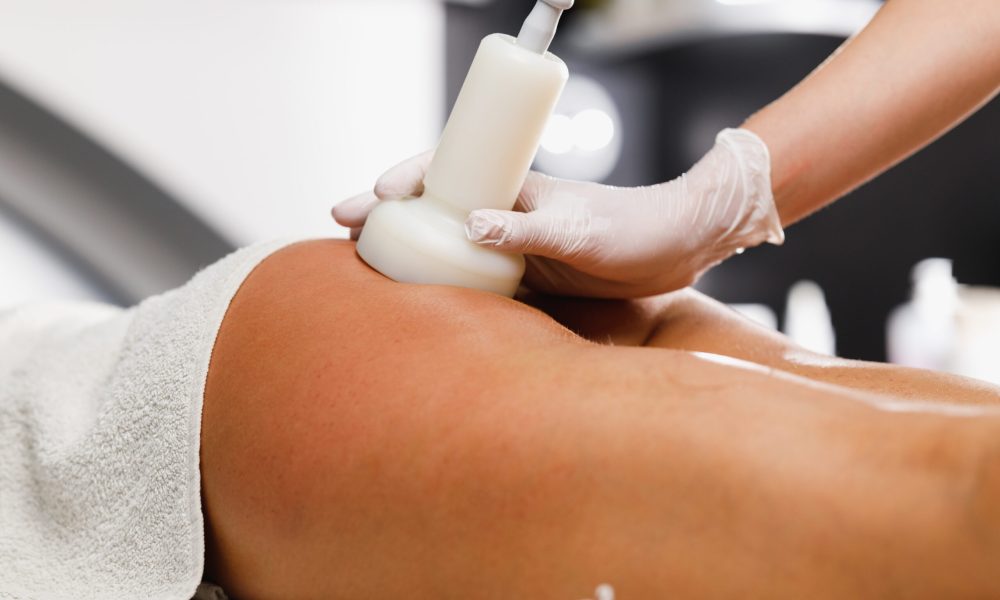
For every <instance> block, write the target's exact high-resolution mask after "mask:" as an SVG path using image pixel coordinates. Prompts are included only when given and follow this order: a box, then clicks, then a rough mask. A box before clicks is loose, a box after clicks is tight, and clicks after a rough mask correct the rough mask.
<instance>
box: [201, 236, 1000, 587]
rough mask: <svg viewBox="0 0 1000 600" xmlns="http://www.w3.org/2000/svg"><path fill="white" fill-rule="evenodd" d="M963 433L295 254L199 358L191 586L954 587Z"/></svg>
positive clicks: (486, 299)
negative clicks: (200, 575)
mask: <svg viewBox="0 0 1000 600" xmlns="http://www.w3.org/2000/svg"><path fill="white" fill-rule="evenodd" d="M961 426H962V424H956V423H951V422H949V421H947V420H945V419H941V418H939V417H933V416H926V415H889V414H885V413H883V412H880V411H877V410H875V409H873V408H872V407H871V406H870V405H869V404H868V403H867V402H866V401H865V398H863V397H857V396H855V395H852V393H851V392H848V391H846V390H840V389H835V388H832V387H829V386H826V387H820V386H814V385H811V384H810V383H809V382H807V381H805V380H800V379H798V378H795V377H792V376H786V375H782V374H780V373H779V374H774V373H768V372H766V371H765V370H762V369H756V370H755V369H746V368H740V367H732V366H727V365H720V364H716V363H714V362H711V361H706V360H702V359H698V358H696V357H692V356H690V355H688V354H684V353H678V352H673V351H669V350H656V349H652V350H649V349H624V348H609V347H601V346H598V345H596V344H590V343H587V342H584V341H582V340H581V339H579V338H577V337H575V336H573V335H571V334H570V333H569V332H568V331H567V330H565V329H563V328H561V327H560V326H558V325H556V324H555V323H554V322H553V321H552V320H551V319H549V318H548V317H546V316H544V315H542V314H541V313H539V312H536V311H533V310H531V309H528V308H525V307H523V306H521V305H518V304H516V303H514V302H511V301H508V300H505V299H502V298H498V297H495V296H490V295H485V294H477V293H474V292H468V291H464V290H455V289H446V288H432V287H422V288H413V287H409V286H402V285H399V284H393V283H391V282H387V281H386V280H384V279H383V278H381V277H380V276H378V275H376V274H374V273H373V272H371V271H370V270H368V269H367V268H365V267H364V266H363V265H362V264H360V263H359V262H358V261H357V259H356V257H355V256H354V252H353V246H352V245H350V244H345V243H333V242H328V243H319V244H307V245H300V246H296V247H293V248H290V249H288V250H286V251H284V252H282V253H279V254H278V255H276V256H275V257H273V258H272V259H270V260H268V261H266V262H265V263H264V264H262V265H261V267H260V268H258V270H257V271H256V272H255V273H254V274H253V275H252V276H251V277H250V278H249V279H248V280H247V282H246V283H245V285H244V286H243V289H242V290H241V291H240V293H239V294H238V295H237V297H236V298H235V300H234V302H233V304H232V306H231V308H230V311H229V314H227V317H226V320H225V323H224V324H223V327H222V330H221V331H220V335H219V339H218V342H217V345H216V349H215V354H214V356H213V360H212V365H211V369H210V373H209V380H208V384H207V389H206V397H205V410H204V418H203V435H202V474H203V489H204V504H205V512H206V517H207V523H206V529H207V534H208V539H209V544H210V553H209V566H208V569H209V572H208V576H209V577H210V578H214V579H215V580H217V581H218V582H219V583H221V584H223V585H224V586H226V587H227V588H228V589H229V590H230V591H231V592H232V594H233V595H234V596H235V597H237V598H246V599H254V598H302V597H315V598H338V597H345V598H387V599H390V598H391V599H397V598H435V599H436V598H448V597H459V598H471V597H485V598H490V597H495V598H511V597H525V598H567V599H576V598H581V597H585V596H586V595H588V594H589V593H590V592H592V590H593V589H594V587H595V586H596V585H598V584H599V583H602V582H609V583H612V584H614V585H615V587H616V588H618V589H619V590H620V591H621V593H622V595H623V597H637V598H656V597H666V595H667V594H673V595H676V596H678V597H691V596H695V595H697V596H705V595H713V594H714V595H716V596H719V597H732V596H737V595H740V594H742V593H744V592H745V591H746V589H748V586H754V589H759V590H761V592H762V593H763V594H765V595H766V596H767V597H770V598H779V597H804V596H809V597H814V598H818V597H824V594H825V595H826V597H862V596H863V594H861V593H860V592H861V591H866V592H872V591H874V592H876V595H877V592H878V591H879V590H887V589H892V590H897V591H898V590H904V592H902V593H904V594H905V593H906V592H905V590H910V589H912V587H911V586H923V587H922V588H920V589H925V590H934V589H936V588H935V587H934V585H933V584H936V583H940V580H941V578H940V577H939V570H938V569H935V568H931V567H932V566H934V565H933V563H931V562H929V561H932V560H936V559H937V558H938V555H939V554H940V555H942V556H943V557H944V558H943V560H942V562H941V564H943V565H946V566H954V565H959V566H961V568H956V569H952V570H950V571H944V572H945V573H955V574H960V575H968V574H969V573H970V572H971V569H973V568H974V566H975V565H978V564H980V563H982V561H983V559H982V558H981V557H978V558H977V557H976V556H975V555H970V554H969V552H967V551H966V548H965V547H964V546H962V545H961V544H960V541H961V539H960V538H961V535H962V534H963V533H964V532H965V530H964V529H963V528H962V527H959V526H954V527H953V525H954V521H956V519H957V511H956V509H955V507H956V506H961V505H962V500H963V499H962V498H961V497H960V496H961V494H958V495H955V494H954V493H951V492H947V490H949V489H952V490H953V489H959V488H961V486H962V484H961V481H963V479H962V477H963V475H964V474H967V473H968V472H969V468H970V465H973V464H974V463H973V462H972V461H971V459H970V456H972V454H973V453H972V452H971V451H970V449H969V447H968V445H967V444H965V443H964V442H962V440H968V439H971V438H970V437H969V436H968V435H965V434H967V433H968V432H966V431H964V430H963V431H959V430H958V429H959V427H961ZM953 474H954V475H953ZM953 477H954V480H953ZM873 482H878V483H879V485H873ZM885 486H888V487H889V488H891V489H893V490H894V494H893V495H892V496H891V497H888V496H885V495H883V494H879V493H878V490H879V489H883V488H884V487H885ZM952 530H953V531H954V532H956V533H954V534H952V533H950V532H951V531H952ZM887 556H890V557H892V561H886V560H885V557H887ZM873 561H879V565H880V567H879V570H878V573H877V577H872V578H871V580H866V579H865V578H864V577H863V576H864V574H866V573H869V572H870V569H868V565H870V564H872V563H873ZM777 565H780V566H781V570H782V572H783V573H784V574H785V575H782V576H778V572H777V571H776V570H775V569H776V566H777ZM845 572H846V573H849V574H852V575H856V576H845V575H844V574H845ZM913 572H918V573H920V575H921V577H918V578H914V577H913V576H912V575H911V574H912V573H913ZM786 575H787V576H786ZM967 579H968V580H969V581H970V582H971V581H974V578H972V577H969V578H967ZM937 589H949V590H950V589H952V588H937Z"/></svg>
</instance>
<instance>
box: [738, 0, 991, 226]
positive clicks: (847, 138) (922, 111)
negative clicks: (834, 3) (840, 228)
mask: <svg viewBox="0 0 1000 600" xmlns="http://www.w3.org/2000/svg"><path fill="white" fill-rule="evenodd" d="M998 90H1000V2H998V1H997V0H953V1H948V2H942V1H941V0H889V1H887V2H886V4H885V6H884V7H883V8H882V10H881V11H880V12H879V14H878V15H877V16H876V17H875V19H874V20H873V21H872V22H871V24H869V26H868V27H867V28H866V29H865V30H864V31H862V32H861V33H860V34H859V35H857V36H856V37H855V38H853V39H852V40H850V41H849V42H848V43H846V44H845V45H844V46H843V47H842V48H841V49H840V50H839V51H838V52H837V53H836V54H834V56H832V57H831V58H830V59H829V60H827V61H826V63H824V64H823V65H822V66H821V67H820V68H819V69H817V70H816V71H815V72H814V73H813V74H812V75H810V76H809V77H808V78H806V79H805V80H804V81H803V82H802V83H800V84H799V85H798V86H796V87H795V88H794V89H792V90H791V91H790V92H788V93H787V94H785V95H784V96H783V97H781V98H780V99H779V100H777V101H776V102H774V103H772V104H771V105H769V106H767V107H766V108H764V109H763V110H761V111H760V112H759V113H757V114H755V115H754V116H752V117H751V118H750V119H749V120H747V122H746V123H745V124H744V125H743V126H744V127H745V128H747V129H749V130H751V131H753V132H754V133H756V134H758V135H759V136H760V137H761V138H762V139H763V140H764V141H765V142H766V143H767V145H768V147H769V148H770V150H771V157H772V183H773V186H774V192H775V201H776V203H777V207H778V211H779V214H780V215H781V219H782V223H783V224H784V225H789V224H791V223H794V222H795V221H798V220H799V219H801V218H803V217H805V216H807V215H809V214H810V213H812V212H814V211H816V210H818V209H819V208H821V207H823V206H824V205H826V204H828V203H830V202H832V201H834V200H836V199H837V198H839V197H840V196H842V195H844V194H846V193H847V192H849V191H851V190H852V189H853V188H855V187H857V186H859V185H861V184H863V183H864V182H866V181H867V180H869V179H871V178H872V177H875V176H876V175H878V174H880V173H882V172H883V171H885V170H887V169H888V168H890V167H892V166H893V165H895V164H896V163H898V162H900V161H901V160H903V159H905V158H906V157H908V156H909V155H911V154H913V153H914V152H916V151H917V150H919V149H921V148H923V147H924V146H926V145H928V144H929V143H931V142H932V141H933V140H935V139H936V138H937V137H938V136H940V135H942V134H943V133H945V132H946V131H948V130H949V129H951V128H952V127H954V126H955V125H956V124H958V123H959V122H961V121H962V120H963V119H964V118H966V117H967V116H968V115H969V114H970V113H972V112H973V111H975V110H976V109H977V108H979V107H981V106H982V105H983V104H985V103H986V102H987V101H989V100H990V98H992V97H993V96H995V95H996V94H997V92H998Z"/></svg>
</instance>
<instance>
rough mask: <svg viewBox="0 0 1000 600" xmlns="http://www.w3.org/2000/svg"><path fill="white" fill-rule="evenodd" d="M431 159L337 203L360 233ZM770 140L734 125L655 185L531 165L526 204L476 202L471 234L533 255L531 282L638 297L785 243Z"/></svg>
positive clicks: (566, 290) (342, 217) (410, 191)
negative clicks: (615, 182) (746, 252)
mask: <svg viewBox="0 0 1000 600" xmlns="http://www.w3.org/2000/svg"><path fill="white" fill-rule="evenodd" d="M431 158H432V154H431V153H427V154H423V155H421V156H418V157H416V158H413V159H410V160H409V161H406V162H404V163H402V164H401V165H398V166H397V167H395V168H393V169H391V170H390V171H388V172H387V173H386V174H385V175H383V176H382V177H381V178H380V179H379V181H378V183H377V184H376V186H375V190H374V193H367V194H362V195H361V196H357V197H354V198H351V199H350V200H347V201H345V202H343V203H341V204H340V205H338V206H336V207H335V208H334V209H333V216H334V218H335V219H336V220H337V222H338V223H340V224H341V225H343V226H346V227H351V228H353V229H352V235H353V236H354V237H356V236H357V235H358V234H359V233H360V230H361V229H360V228H361V227H362V226H363V225H364V221H365V219H366V218H367V216H368V213H369V212H370V211H371V209H372V208H373V207H374V206H375V204H377V203H378V201H379V200H386V199H390V198H403V197H407V196H419V195H420V194H422V193H423V178H424V175H425V174H426V172H427V167H428V166H429V165H430V161H431ZM770 171H771V165H770V156H769V154H768V150H767V146H766V145H765V144H764V142H763V141H762V140H761V139H760V138H758V137H757V136H756V135H755V134H753V133H751V132H750V131H747V130H743V129H726V130H724V131H722V132H721V133H720V134H719V136H718V137H717V138H716V144H715V147H714V148H712V150H711V151H710V152H709V153H708V154H706V155H705V157H704V158H703V159H702V160H701V161H699V162H698V164H696V165H695V166H694V168H692V169H691V171H689V172H688V173H687V174H685V175H682V176H680V177H679V178H677V179H675V180H673V181H670V182H667V183H663V184H660V185H654V186H650V187H641V188H616V187H610V186H605V185H600V184H596V183H584V182H577V181H565V180H560V179H555V178H552V177H548V176H545V175H542V174H540V173H534V172H532V173H530V174H529V175H528V178H527V180H526V181H525V184H524V187H523V188H522V190H521V193H520V195H519V196H518V199H517V204H516V205H515V210H516V211H519V212H507V211H497V210H477V211H473V212H472V213H471V214H470V215H469V218H468V220H467V221H466V232H467V234H468V236H469V239H471V240H472V241H474V242H476V243H477V244H481V245H484V246H489V247H492V248H496V249H498V250H501V251H503V252H515V253H519V254H525V255H526V257H525V258H526V259H527V263H528V265H527V272H526V274H525V283H526V285H528V286H529V287H530V288H532V289H534V290H536V291H539V292H544V293H548V294H558V295H570V296H588V297H597V298H634V297H641V296H650V295H653V294H660V293H665V292H670V291H673V290H676V289H679V288H682V287H685V286H688V285H691V284H692V283H694V282H695V281H696V280H697V279H698V277H699V276H700V275H701V274H702V273H704V272H705V271H706V270H708V269H709V268H710V267H712V266H714V265H716V264H718V263H719V262H721V261H723V260H725V259H726V258H729V257H730V256H732V255H733V254H735V253H736V252H737V251H739V250H740V249H742V248H748V247H750V246H756V245H757V244H760V243H762V242H765V241H767V242H771V243H773V244H781V243H782V242H783V241H784V232H783V231H782V228H781V222H780V219H779V217H778V212H777V209H776V208H775V205H774V197H773V195H772V192H771V177H770Z"/></svg>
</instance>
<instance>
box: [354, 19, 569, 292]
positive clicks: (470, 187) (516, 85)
mask: <svg viewBox="0 0 1000 600" xmlns="http://www.w3.org/2000/svg"><path fill="white" fill-rule="evenodd" d="M572 4H573V1H572V0H543V1H542V0H540V1H539V2H538V4H537V5H536V6H535V9H534V10H533V11H532V13H531V16H530V17H529V18H528V20H527V21H526V22H525V26H524V28H523V29H522V30H521V34H520V36H519V37H518V38H517V39H515V38H513V37H511V36H507V35H502V34H493V35H490V36H488V37H486V38H485V39H484V40H483V41H482V43H481V44H480V46H479V51H478V52H477V53H476V57H475V60H474V61H473V63H472V67H471V68H470V69H469V74H468V76H467V77H466V80H465V84H464V85H463V86H462V91H461V93H459V96H458V100H457V101H456V103H455V108H454V109H453V110H452V113H451V117H450V118H449V119H448V124H447V126H446V127H445V130H444V134H443V135H442V138H441V141H440V143H439V145H438V148H437V152H436V153H435V156H434V161H433V162H432V164H431V166H430V169H429V170H428V172H427V176H426V178H425V179H424V193H423V195H422V196H421V197H420V198H408V199H404V200H398V201H386V202H381V203H379V205H378V206H377V207H376V208H375V210H373V211H372V213H371V215H369V217H368V221H367V222H366V223H365V228H364V230H363V232H362V234H361V237H360V239H359V240H358V245H357V251H358V254H359V255H360V256H361V258H362V259H364V260H365V262H367V263H368V264H369V265H371V266H372V267H373V268H374V269H376V270H378V271H379V272H381V273H382V274H384V275H386V276H388V277H390V278H392V279H394V280H396V281H401V282H406V283H424V284H438V285H454V286H461V287H468V288H475V289H480V290H485V291H489V292H494V293H497V294H502V295H505V296H513V295H514V293H515V292H516V291H517V287H518V285H519V284H520V281H521V278H522V277H523V276H524V268H525V263H524V258H523V257H522V256H519V255H511V254H505V253H502V252H499V251H496V250H492V249H488V248H484V247H482V246H478V245H477V244H474V243H473V242H470V241H469V240H468V237H467V236H466V233H465V220H466V218H467V217H468V215H469V213H470V212H471V211H473V210H476V209H481V208H491V209H498V210H511V209H512V208H513V207H514V203H515V201H516V200H517V195H518V193H519V192H520V189H521V186H522V185H524V180H525V177H527V174H528V171H529V169H530V168H531V163H532V161H533V160H534V157H535V154H536V153H537V151H538V146H539V144H540V141H541V138H542V134H543V132H544V130H545V126H546V124H547V123H548V120H549V117H550V116H551V115H552V111H553V110H554V109H555V106H556V103H557V102H558V100H559V96H560V94H561V93H562V90H563V87H564V86H565V85H566V81H567V79H568V78H569V71H568V70H567V68H566V65H565V63H563V62H562V61H561V60H559V58H558V57H556V56H555V55H553V54H551V53H549V52H547V49H548V46H549V43H550V42H551V41H552V36H553V35H554V34H555V29H556V24H557V23H558V20H559V16H560V14H561V12H562V10H565V9H568V8H570V7H571V6H572Z"/></svg>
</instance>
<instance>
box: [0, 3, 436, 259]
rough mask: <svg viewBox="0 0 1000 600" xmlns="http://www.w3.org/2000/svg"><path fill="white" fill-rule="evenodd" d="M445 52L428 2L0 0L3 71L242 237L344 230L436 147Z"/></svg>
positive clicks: (225, 229)
mask: <svg viewBox="0 0 1000 600" xmlns="http://www.w3.org/2000/svg"><path fill="white" fill-rule="evenodd" d="M443 53H444V15H443V8H442V7H441V6H440V5H439V4H438V3H437V2H432V1H431V0H313V1H308V0H87V1H80V0H0V80H3V81H4V82H6V83H8V84H12V85H14V87H15V88H17V89H19V90H20V91H22V92H23V93H26V94H28V95H29V96H31V97H32V98H34V99H35V100H36V101H41V103H42V104H44V105H45V106H47V107H49V108H50V109H52V110H54V111H56V112H57V113H59V114H60V115H62V116H63V117H64V118H66V119H68V120H69V121H70V122H71V123H73V124H74V125H76V126H77V127H79V128H81V129H83V130H84V131H85V132H87V133H89V134H90V135H91V136H92V137H94V138H96V139H97V140H99V141H101V142H102V143H104V144H105V145H106V146H108V147H109V148H110V149H111V150H112V151H113V152H115V153H116V154H118V155H119V156H120V157H122V158H124V159H125V160H127V161H128V162H130V163H131V164H132V165H133V166H135V167H137V168H138V169H139V170H140V171H141V172H143V173H144V174H146V175H147V176H149V177H150V178H152V179H153V180H154V181H155V182H156V183H158V184H160V185H161V186H163V187H164V188H166V189H167V190H168V191H170V192H172V193H173V194H174V195H176V196H178V197H179V198H180V199H181V200H183V201H185V202H186V203H188V204H189V206H190V207H191V208H192V209H194V211H195V212H196V213H197V214H199V215H200V216H202V217H203V218H204V219H206V220H207V221H209V222H210V223H212V224H213V225H215V226H216V227H217V228H218V229H219V230H220V231H221V232H222V233H223V234H224V235H226V236H227V237H229V238H230V239H231V240H233V241H234V242H236V243H238V244H245V243H248V242H251V241H254V240H260V239H269V238H274V237H278V236H284V235H290V234H303V233H304V234H316V235H331V234H342V232H341V231H340V230H339V229H337V228H335V227H334V225H333V223H332V221H331V220H330V219H329V209H330V207H331V206H332V204H333V203H335V202H336V201H337V200H339V199H341V198H343V197H345V196H347V195H351V194H354V193H357V192H360V191H362V190H364V189H366V188H368V187H370V186H371V184H372V183H373V180H374V178H375V177H376V176H377V175H378V174H379V173H380V172H381V171H382V170H383V169H384V168H385V167H387V166H390V165H391V164H392V163H394V162H395V161H398V160H400V159H403V158H406V157H407V156H409V155H411V154H415V153H417V152H419V151H421V150H423V149H425V148H427V147H430V146H432V145H433V144H434V143H435V142H436V139H437V136H438V134H439V131H440V128H441V126H442V111H443V107H442V103H443V96H444V56H443Z"/></svg>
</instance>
